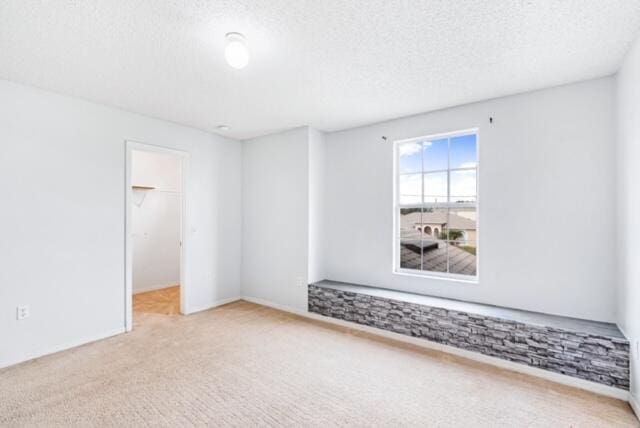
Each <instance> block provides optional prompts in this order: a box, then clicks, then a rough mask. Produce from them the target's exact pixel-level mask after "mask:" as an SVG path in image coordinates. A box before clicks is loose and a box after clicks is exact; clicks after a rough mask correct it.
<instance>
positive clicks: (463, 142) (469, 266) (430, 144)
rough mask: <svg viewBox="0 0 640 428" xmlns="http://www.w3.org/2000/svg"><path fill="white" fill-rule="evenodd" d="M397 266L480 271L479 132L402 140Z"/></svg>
mask: <svg viewBox="0 0 640 428" xmlns="http://www.w3.org/2000/svg"><path fill="white" fill-rule="evenodd" d="M396 150H398V152H397V159H398V165H397V172H398V175H397V177H396V180H397V183H396V184H397V192H396V194H397V200H396V215H397V222H396V224H397V229H396V237H397V245H398V246H399V249H398V250H399V251H397V253H398V256H399V257H398V259H397V260H396V269H397V270H400V271H404V270H410V271H414V272H425V273H429V274H431V273H437V274H439V275H445V276H448V275H451V276H467V277H468V276H475V275H476V273H477V262H476V257H477V248H478V246H477V216H476V203H477V168H478V156H477V134H476V133H475V132H466V133H458V134H451V135H448V136H445V137H426V138H420V139H414V140H410V141H406V142H399V143H397V146H396Z"/></svg>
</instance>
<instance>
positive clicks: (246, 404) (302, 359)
mask: <svg viewBox="0 0 640 428" xmlns="http://www.w3.org/2000/svg"><path fill="white" fill-rule="evenodd" d="M203 425H215V426H295V427H308V426H389V427H400V426H437V427H446V426H465V427H483V426H491V427H499V426H505V427H570V426H571V427H597V426H607V427H611V426H639V424H638V421H637V420H636V419H635V418H634V416H633V414H632V412H631V410H630V408H629V406H628V405H627V404H626V403H623V402H622V401H618V400H613V399H608V398H604V397H600V396H597V395H595V394H591V393H587V392H583V391H580V390H577V389H572V388H569V387H564V386H560V385H556V384H553V383H551V382H546V381H542V380H538V379H534V378H531V377H528V376H525V375H521V374H517V373H513V372H509V371H506V370H501V369H496V368H492V367H489V366H486V365H482V364H478V363H473V362H470V361H467V360H464V359H461V358H457V357H452V356H449V355H446V354H443V353H439V352H429V351H425V350H422V349H419V348H416V347H412V346H408V345H402V344H399V343H396V342H393V341H389V340H384V339H382V340H381V339H378V338H376V337H375V336H371V335H367V334H364V333H360V332H356V331H351V330H347V329H340V328H336V327H332V326H328V325H327V324H324V323H319V322H312V321H308V320H305V319H302V318H298V317H295V316H292V315H288V314H285V313H282V312H278V311H275V310H272V309H268V308H265V307H261V306H257V305H254V304H250V303H246V302H238V303H234V304H230V305H227V306H224V307H221V308H218V309H214V310H210V311H206V312H203V313H199V314H196V315H191V316H188V317H182V316H166V315H157V314H142V315H139V316H137V318H136V327H135V329H134V331H133V332H132V333H130V334H125V335H120V336H117V337H114V338H111V339H107V340H103V341H100V342H96V343H93V344H89V345H85V346H82V347H80V348H75V349H73V350H69V351H65V352H61V353H58V354H55V355H50V356H47V357H43V358H40V359H38V360H34V361H31V362H27V363H24V364H21V365H18V366H14V367H10V368H8V369H4V370H1V371H0V426H11V427H13V426H47V427H51V426H85V427H87V426H119V427H125V426H173V427H184V426H203Z"/></svg>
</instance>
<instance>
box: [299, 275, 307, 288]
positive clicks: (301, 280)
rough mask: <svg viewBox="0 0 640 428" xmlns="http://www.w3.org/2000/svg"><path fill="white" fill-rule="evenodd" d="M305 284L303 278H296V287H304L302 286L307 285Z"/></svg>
mask: <svg viewBox="0 0 640 428" xmlns="http://www.w3.org/2000/svg"><path fill="white" fill-rule="evenodd" d="M305 282H306V281H305V280H304V277H302V276H298V277H296V287H304V286H306V285H307V284H305Z"/></svg>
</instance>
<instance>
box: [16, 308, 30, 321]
mask: <svg viewBox="0 0 640 428" xmlns="http://www.w3.org/2000/svg"><path fill="white" fill-rule="evenodd" d="M16 318H17V319H18V320H23V319H25V318H29V306H18V307H17V308H16Z"/></svg>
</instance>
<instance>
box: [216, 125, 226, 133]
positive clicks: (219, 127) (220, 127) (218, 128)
mask: <svg viewBox="0 0 640 428" xmlns="http://www.w3.org/2000/svg"><path fill="white" fill-rule="evenodd" d="M216 129H217V130H218V131H223V132H224V131H228V130H229V127H228V126H227V125H220V126H217V127H216Z"/></svg>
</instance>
